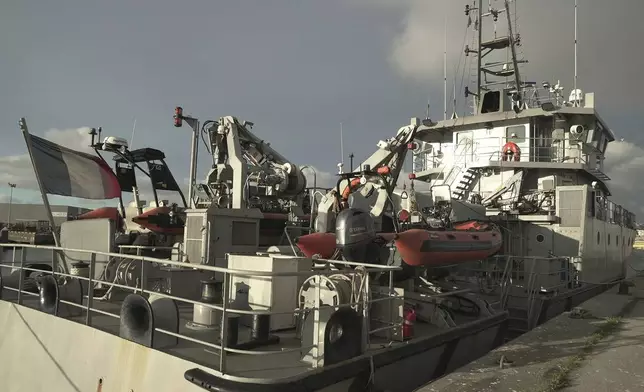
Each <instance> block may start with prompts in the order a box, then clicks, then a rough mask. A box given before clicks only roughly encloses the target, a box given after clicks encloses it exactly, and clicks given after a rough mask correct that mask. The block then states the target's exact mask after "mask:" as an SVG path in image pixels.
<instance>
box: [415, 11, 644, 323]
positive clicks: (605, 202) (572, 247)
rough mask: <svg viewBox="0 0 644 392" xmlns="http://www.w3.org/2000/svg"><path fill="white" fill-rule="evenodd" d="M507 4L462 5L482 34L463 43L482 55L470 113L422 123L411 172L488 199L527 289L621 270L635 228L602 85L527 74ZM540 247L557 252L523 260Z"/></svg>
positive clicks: (562, 285)
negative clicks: (611, 159) (604, 112)
mask: <svg viewBox="0 0 644 392" xmlns="http://www.w3.org/2000/svg"><path fill="white" fill-rule="evenodd" d="M502 4H503V6H502V8H501V9H495V8H488V9H487V10H485V9H483V8H482V7H483V2H482V1H475V2H474V3H473V4H472V5H467V6H466V9H465V13H466V16H467V17H468V18H470V23H469V25H471V26H472V27H473V28H474V30H475V36H476V37H477V40H476V45H475V46H474V47H470V46H467V47H466V48H465V56H470V57H473V58H474V60H472V62H475V63H476V64H477V67H476V68H477V72H475V76H476V77H475V78H474V82H475V83H476V85H475V87H474V88H470V87H468V86H466V87H465V88H464V90H465V91H464V92H465V96H466V97H468V98H470V99H471V101H472V102H473V109H474V110H473V114H471V115H466V116H462V117H458V116H457V115H456V114H455V115H453V116H452V118H450V119H446V120H444V121H439V122H438V123H436V124H430V125H429V126H421V127H420V128H419V129H418V131H417V133H416V140H417V141H419V148H418V149H417V150H416V151H415V152H414V161H413V167H414V169H413V172H414V174H413V176H412V178H415V181H416V182H418V181H423V182H426V183H428V184H429V189H432V190H434V192H435V190H436V189H438V188H443V189H445V188H447V189H448V192H449V193H450V194H451V197H452V199H453V200H467V201H469V202H472V203H475V204H480V205H482V206H484V207H485V208H486V213H487V215H488V216H489V217H490V218H491V219H493V220H494V221H496V222H497V223H499V224H500V225H501V226H502V227H503V233H504V247H503V252H502V255H499V256H498V257H497V259H498V258H504V259H505V260H508V259H510V258H514V259H515V261H511V262H510V263H511V265H510V266H509V267H508V269H506V270H505V271H506V272H508V271H509V270H514V272H515V273H516V274H518V277H519V278H520V279H517V275H515V276H514V278H515V279H514V281H513V284H515V285H518V286H523V287H521V288H522V291H523V292H524V295H528V296H529V295H530V292H531V291H537V292H538V293H541V294H548V295H555V294H560V293H562V292H566V291H571V290H576V289H579V287H581V286H584V284H600V283H606V282H610V281H614V280H617V279H619V278H620V277H621V276H623V275H624V268H625V267H624V261H625V260H626V258H627V257H628V256H629V255H630V254H631V251H632V246H633V241H634V238H635V236H636V231H635V216H634V214H633V213H631V212H629V211H628V210H627V209H625V208H623V207H622V206H621V205H619V204H617V203H615V202H613V201H612V200H610V196H611V193H610V190H609V186H608V184H609V180H610V178H609V177H608V176H607V175H606V174H605V172H604V171H605V168H604V160H605V154H606V149H607V146H608V143H611V142H614V141H615V135H614V134H613V132H612V131H611V130H610V128H609V127H608V126H607V124H606V123H605V122H604V121H603V120H602V118H601V117H600V115H599V113H598V112H597V110H596V108H595V94H594V93H584V92H583V91H582V90H581V89H578V88H573V89H572V91H570V93H569V94H565V93H564V88H563V87H562V86H561V83H560V82H559V81H557V82H556V83H549V82H541V83H535V82H530V81H526V80H525V79H523V78H522V74H521V73H520V68H521V64H524V63H526V62H527V61H526V60H525V59H523V58H519V54H518V47H519V45H520V36H519V35H518V34H517V33H516V32H515V29H514V26H513V15H512V10H511V4H510V2H509V1H504V2H502ZM472 18H474V20H472ZM488 22H493V23H494V28H493V29H492V28H489V27H490V26H487V25H486V23H488ZM490 24H491V23H490ZM503 24H505V25H506V26H507V29H506V32H505V34H502V33H500V31H501V30H502V29H501V27H502V25H503ZM486 27H488V29H486ZM486 33H490V34H489V36H488V35H486ZM499 52H500V53H499ZM495 55H496V56H495ZM499 59H500V60H499ZM575 87H576V81H575ZM416 189H420V190H423V186H422V185H418V184H416ZM424 189H427V188H424ZM534 257H548V258H549V259H548V260H549V261H543V260H542V261H539V262H538V263H535V262H525V263H523V262H522V263H517V262H516V260H523V261H525V260H528V259H530V258H534ZM561 258H565V259H561ZM562 260H565V261H562ZM486 268H489V265H488V266H487V267H486ZM495 268H497V267H495ZM504 268H505V267H501V269H504ZM507 275H508V274H507V273H506V278H508V279H509V277H508V276H507ZM522 280H524V281H523V282H520V281H522ZM528 280H530V282H528ZM527 285H530V287H528V288H527V289H528V292H529V293H528V294H525V291H526V287H527ZM586 286H587V285H586ZM509 291H510V292H512V291H513V289H509ZM515 291H516V290H515ZM509 306H511V305H509ZM534 317H538V315H533V318H534ZM531 323H532V324H534V323H536V320H533V321H532V322H531Z"/></svg>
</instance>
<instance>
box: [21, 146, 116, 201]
mask: <svg viewBox="0 0 644 392" xmlns="http://www.w3.org/2000/svg"><path fill="white" fill-rule="evenodd" d="M25 136H26V137H28V138H29V139H30V142H31V154H32V159H33V166H34V170H36V171H37V173H38V177H39V178H40V182H41V185H42V187H43V190H44V191H45V193H47V194H50V195H60V196H71V197H78V198H80V199H93V200H99V199H114V198H117V197H119V196H120V195H121V187H120V186H119V182H118V179H117V178H116V175H115V174H114V172H113V171H112V169H111V168H110V167H109V166H108V165H107V163H105V161H103V160H102V159H100V158H99V157H97V156H93V155H90V154H86V153H83V152H79V151H74V150H71V149H69V148H66V147H63V146H59V145H58V144H56V143H52V142H50V141H49V140H46V139H43V138H41V137H38V136H35V135H31V134H26V135H25Z"/></svg>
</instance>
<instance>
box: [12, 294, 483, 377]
mask: <svg viewBox="0 0 644 392" xmlns="http://www.w3.org/2000/svg"><path fill="white" fill-rule="evenodd" d="M6 288H7V287H5V289H6ZM25 294H26V295H25ZM2 299H3V300H4V301H11V302H15V303H17V300H18V297H17V293H15V292H11V293H9V292H7V290H5V293H4V294H3V298H2ZM21 305H23V306H26V307H29V308H32V309H39V306H40V304H39V298H38V297H37V296H36V295H34V294H33V293H23V298H22V300H21ZM83 306H87V301H86V300H84V303H83ZM63 307H64V305H61V313H65V312H64V309H63ZM92 308H93V309H94V311H92V317H91V327H92V328H96V329H98V330H101V331H104V332H107V333H109V334H113V335H116V336H118V335H119V328H120V319H119V311H120V308H121V304H120V302H104V301H93V304H92ZM179 312H180V322H179V331H178V334H179V335H181V336H183V338H179V343H178V345H176V346H175V347H172V348H164V349H162V351H164V352H166V353H168V354H170V355H173V356H176V357H179V358H182V359H185V360H188V361H190V362H194V363H195V364H199V365H201V366H204V367H207V368H210V369H213V370H215V371H219V370H220V368H219V366H220V355H219V350H217V349H215V348H210V347H204V344H202V343H198V342H196V341H193V340H199V341H204V342H207V343H210V344H213V345H217V344H219V334H220V331H219V329H218V328H215V329H210V330H201V331H199V330H194V329H191V328H188V327H186V324H187V323H188V322H190V321H191V320H192V316H193V309H192V306H189V305H185V304H184V305H180V306H179ZM105 313H109V314H110V315H107V314H105ZM64 318H65V319H67V320H69V321H72V322H76V323H80V324H85V323H86V320H87V313H86V311H85V310H84V309H83V310H80V309H79V312H76V314H75V315H71V316H67V317H64ZM457 321H458V322H459V323H460V324H467V323H468V322H472V321H476V320H472V319H471V318H467V317H462V318H459V319H458V320H457ZM444 332H446V330H445V329H441V328H438V327H436V326H433V325H431V324H427V323H423V322H417V323H415V325H414V334H415V337H416V338H420V339H423V338H428V337H431V336H439V335H441V333H444ZM271 334H273V335H276V336H279V338H280V341H279V343H277V344H274V345H270V346H265V347H263V348H257V349H254V350H252V353H249V354H250V355H245V354H236V353H227V354H226V359H225V360H226V365H225V373H226V374H227V375H232V376H237V377H244V378H248V379H277V378H290V377H294V376H297V375H299V374H302V373H306V372H308V371H311V370H312V369H313V367H312V366H311V365H310V364H308V363H305V362H303V361H302V360H301V351H300V347H301V345H302V344H301V340H300V339H299V338H298V337H297V335H296V332H295V330H287V331H281V332H273V333H271ZM249 336H250V328H247V327H244V326H240V331H239V337H240V341H246V340H247V338H248V337H249ZM369 340H370V341H369V344H368V347H367V350H366V354H373V353H375V352H377V351H379V350H383V349H391V348H393V347H397V346H402V345H409V344H411V342H410V341H405V342H396V341H390V340H388V339H386V338H383V337H374V336H371V337H370V339H369ZM412 342H413V341H412ZM276 350H284V352H283V353H275V351H276ZM262 354H264V355H262ZM267 355H268V357H267ZM267 361H270V365H267Z"/></svg>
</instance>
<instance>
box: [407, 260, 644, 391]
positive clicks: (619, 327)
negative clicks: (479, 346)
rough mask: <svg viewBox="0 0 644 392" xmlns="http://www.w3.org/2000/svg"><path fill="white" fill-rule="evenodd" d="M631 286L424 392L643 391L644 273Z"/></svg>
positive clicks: (606, 294) (606, 295)
mask: <svg viewBox="0 0 644 392" xmlns="http://www.w3.org/2000/svg"><path fill="white" fill-rule="evenodd" d="M627 282H629V283H630V284H631V287H627V286H626V285H622V286H621V287H620V285H615V286H614V287H612V288H611V289H609V290H607V291H606V292H604V293H602V294H600V295H598V296H596V297H594V298H592V299H590V300H588V301H586V302H584V303H583V304H581V305H580V306H578V307H576V308H575V309H573V310H572V311H570V312H565V313H563V314H561V315H559V316H557V317H555V318H553V319H552V320H550V321H548V322H546V323H544V324H543V325H541V326H539V327H537V328H535V329H533V330H531V331H529V332H527V333H525V334H524V335H522V336H520V337H518V338H516V339H514V340H512V341H510V342H508V343H507V344H506V345H504V346H501V347H499V348H497V349H496V350H493V351H491V352H490V353H488V354H487V355H485V356H483V357H481V358H479V359H478V360H476V361H474V362H472V363H470V364H468V365H465V366H463V367H461V368H460V369H457V370H456V371H454V372H452V373H450V374H447V375H445V376H443V377H442V378H440V379H438V380H436V381H434V382H432V383H429V384H427V385H425V386H423V387H421V388H419V389H417V392H497V391H499V392H501V391H502V392H523V391H525V392H555V391H557V392H559V391H560V392H582V391H593V392H602V391H606V392H608V391H624V392H626V391H633V392H634V391H642V390H644V367H642V362H643V360H644V344H643V343H644V274H642V273H641V272H640V273H637V276H633V277H629V278H628V280H627ZM620 289H621V291H622V292H620ZM624 290H626V291H624Z"/></svg>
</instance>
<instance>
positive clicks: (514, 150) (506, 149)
mask: <svg viewBox="0 0 644 392" xmlns="http://www.w3.org/2000/svg"><path fill="white" fill-rule="evenodd" d="M501 153H502V157H501V159H502V160H504V161H509V160H510V155H511V156H512V158H513V159H512V160H514V161H516V162H518V161H519V159H521V149H520V148H519V146H517V144H516V143H513V142H507V143H505V145H504V146H503V149H502V150H501Z"/></svg>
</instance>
